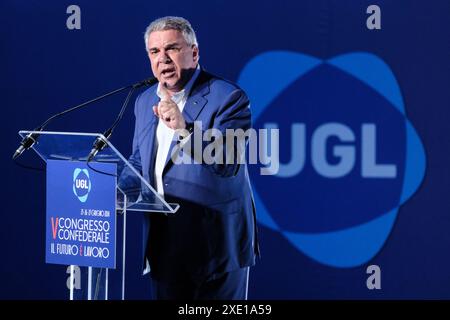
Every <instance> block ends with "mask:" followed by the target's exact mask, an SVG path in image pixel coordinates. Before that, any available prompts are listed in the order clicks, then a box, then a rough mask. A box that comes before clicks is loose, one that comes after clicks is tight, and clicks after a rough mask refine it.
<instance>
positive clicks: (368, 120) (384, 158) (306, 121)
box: [238, 51, 426, 268]
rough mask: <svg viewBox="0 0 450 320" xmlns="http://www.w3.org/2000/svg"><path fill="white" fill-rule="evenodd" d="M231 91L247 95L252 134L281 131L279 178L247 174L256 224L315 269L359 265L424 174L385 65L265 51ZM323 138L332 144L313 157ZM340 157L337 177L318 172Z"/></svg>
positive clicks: (370, 58)
mask: <svg viewBox="0 0 450 320" xmlns="http://www.w3.org/2000/svg"><path fill="white" fill-rule="evenodd" d="M238 83H239V85H240V86H241V87H242V88H243V89H244V90H245V91H246V92H247V94H248V95H249V98H250V101H251V109H252V115H253V120H254V127H255V128H256V129H261V128H265V127H274V126H275V127H278V128H279V130H280V142H279V150H280V163H281V164H280V171H279V172H278V174H277V175H274V176H261V175H260V174H259V167H258V166H250V167H249V168H250V169H249V171H250V174H251V176H252V182H253V185H254V196H255V201H256V206H257V210H258V222H259V223H260V224H261V225H263V226H265V227H267V228H270V229H272V230H275V231H278V232H279V233H280V234H282V235H283V236H284V237H285V238H286V239H287V240H288V241H289V242H290V243H291V244H292V245H293V246H294V247H295V248H296V249H298V250H299V251H301V252H302V253H304V254H305V255H307V256H309V257H310V258H312V259H314V260H315V261H317V262H319V263H321V264H324V265H328V266H332V267H340V268H348V267H354V266H358V265H361V264H364V263H366V262H368V261H369V260H370V259H372V258H373V257H374V256H375V255H376V254H377V253H378V252H379V251H380V249H381V248H382V246H383V244H384V243H385V241H386V239H387V237H388V235H389V233H390V232H391V230H392V227H393V224H394V222H395V219H396V217H397V214H398V210H399V207H400V206H401V205H402V204H403V203H405V202H406V201H407V200H408V199H409V198H410V197H411V196H412V195H413V194H414V192H415V191H416V190H417V189H418V187H419V186H420V184H421V182H422V180H423V177H424V174H425V168H426V159H425V151H424V147H423V145H422V143H421V141H420V138H419V136H418V134H417V132H416V130H415V129H414V127H413V126H412V124H411V122H410V121H409V120H408V118H407V116H406V113H405V108H404V104H403V99H402V95H401V92H400V88H399V86H398V83H397V80H396V79H395V77H394V75H393V73H392V71H391V69H390V68H389V66H388V65H387V64H386V63H385V62H384V61H383V60H382V59H381V58H379V57H377V56H376V55H374V54H371V53H366V52H353V53H347V54H343V55H340V56H336V57H334V58H331V59H328V60H321V59H317V58H315V57H311V56H308V55H305V54H301V53H296V52H288V51H270V52H266V53H263V54H260V55H258V56H256V57H254V58H253V59H252V60H250V61H249V62H248V63H247V65H246V66H245V67H244V68H243V70H242V72H241V74H240V76H239V80H238ZM325 130H334V132H337V133H340V135H338V134H336V135H334V136H333V135H330V136H329V138H328V139H326V143H324V144H323V150H322V151H320V150H319V151H318V149H317V141H318V137H319V136H320V134H321V133H323V132H324V131H325ZM320 152H322V153H320ZM318 154H321V155H322V158H323V159H322V158H320V157H319V156H318ZM343 156H346V158H347V164H348V166H347V167H346V168H344V169H343V171H342V174H339V175H335V176H333V175H332V174H327V173H326V171H325V170H322V169H321V167H320V165H318V164H317V163H319V161H318V160H317V159H322V160H321V161H322V162H325V163H327V165H329V166H330V167H333V166H337V165H338V164H339V161H342V159H343ZM318 157H319V158H318ZM383 170H384V171H383Z"/></svg>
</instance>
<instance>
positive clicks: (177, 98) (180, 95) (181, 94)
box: [156, 64, 200, 104]
mask: <svg viewBox="0 0 450 320" xmlns="http://www.w3.org/2000/svg"><path fill="white" fill-rule="evenodd" d="M199 73H200V65H199V64H198V65H197V68H196V69H195V71H194V74H193V75H192V77H191V79H189V81H188V83H186V85H185V86H184V88H183V90H181V91H178V92H175V93H174V94H173V95H172V98H171V99H172V101H173V102H175V103H176V104H179V103H180V102H181V101H183V99H186V98H187V97H188V96H189V93H190V92H191V89H192V86H193V85H194V82H195V80H196V79H197V77H198V75H199ZM160 86H161V84H160V83H158V88H157V89H156V94H157V95H158V97H159V98H160V99H162V98H163V96H162V93H161V88H160Z"/></svg>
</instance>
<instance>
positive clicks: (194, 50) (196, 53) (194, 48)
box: [192, 44, 200, 62]
mask: <svg viewBox="0 0 450 320" xmlns="http://www.w3.org/2000/svg"><path fill="white" fill-rule="evenodd" d="M192 58H193V60H194V62H198V59H199V58H200V56H199V50H198V47H197V46H196V45H195V44H193V45H192Z"/></svg>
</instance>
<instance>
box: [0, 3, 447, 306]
mask: <svg viewBox="0 0 450 320" xmlns="http://www.w3.org/2000/svg"><path fill="white" fill-rule="evenodd" d="M71 4H77V5H78V6H80V8H81V30H68V29H67V27H66V19H67V17H68V16H69V15H68V14H66V8H67V7H68V6H69V5H71ZM372 4H376V5H378V6H379V7H380V8H381V27H382V28H381V30H368V29H367V27H366V19H367V18H368V17H369V14H367V13H366V9H367V7H368V6H369V5H372ZM165 15H180V16H183V17H185V18H187V19H188V20H190V21H191V23H192V25H193V26H194V28H195V30H196V32H197V37H198V41H199V44H200V56H201V59H200V63H201V65H202V66H203V67H205V68H206V69H207V70H209V71H211V72H213V73H216V74H219V75H221V76H223V77H225V78H228V79H230V80H233V81H236V82H238V81H239V83H240V84H241V85H242V87H243V88H244V89H246V90H247V92H248V93H249V95H250V99H251V101H252V108H253V109H254V110H255V115H256V114H257V115H258V116H257V117H255V118H254V122H255V127H256V128H262V127H264V125H265V124H267V123H276V124H277V125H278V127H279V128H280V141H281V142H280V156H281V161H282V163H287V162H289V159H290V158H291V156H292V152H291V149H290V148H291V140H292V139H294V137H292V136H291V133H290V128H291V125H292V123H299V124H304V125H305V128H306V141H307V146H306V148H305V151H304V152H305V154H306V156H305V157H306V162H305V168H304V170H302V171H301V172H299V173H298V174H296V175H295V176H293V177H290V178H282V177H279V176H261V175H260V174H259V167H258V166H254V167H252V168H251V170H250V171H251V175H252V180H253V185H254V189H255V190H256V193H257V194H258V197H259V200H258V210H259V212H261V215H260V218H259V219H260V224H259V228H260V234H261V248H262V259H261V260H260V261H258V264H257V266H256V267H255V268H253V269H252V271H251V279H250V280H251V282H250V291H249V297H250V298H252V299H318V298H323V299H334V298H344V299H345V298H353V299H360V298H364V299H398V298H402V299H403V298H449V297H450V294H449V292H450V291H449V290H448V287H449V286H450V271H449V270H450V259H449V257H448V254H447V253H448V248H449V246H450V232H448V230H450V215H449V212H450V202H449V201H448V197H447V193H448V191H449V190H450V171H449V169H448V167H449V166H448V165H449V163H450V152H449V150H450V148H449V147H450V138H449V135H448V121H449V119H450V109H449V101H450V90H448V88H449V85H450V60H449V56H450V42H449V39H450V28H449V26H448V21H449V18H450V2H449V1H446V0H435V1H432V2H430V1H424V0H409V1H408V0H402V1H363V0H354V1H337V0H336V1H332V0H301V1H276V2H274V1H266V0H260V1H237V0H227V1H214V0H213V1H208V2H204V1H198V2H192V1H177V0H176V1H169V2H158V1H84V0H82V1H81V0H80V1H76V3H73V2H71V1H63V0H61V1H57V2H52V1H47V2H42V1H31V0H30V1H16V0H3V1H2V2H1V3H0V16H1V17H0V24H1V28H0V35H1V48H0V71H1V73H0V74H1V80H0V81H1V82H0V92H1V97H2V98H3V99H2V103H1V107H2V111H3V116H2V120H3V121H2V122H3V123H2V126H1V136H2V137H3V139H2V142H3V144H2V150H3V152H2V157H1V165H2V168H3V175H4V178H3V179H2V180H3V181H4V182H5V184H4V185H3V187H2V193H3V195H4V196H3V201H4V203H3V205H2V210H1V212H2V215H3V218H2V224H1V232H0V243H1V247H2V250H1V263H0V265H1V267H0V283H1V286H0V288H1V289H0V298H2V299H66V298H67V296H68V291H67V289H66V286H65V281H66V277H67V274H66V273H65V267H64V266H56V265H47V264H45V258H44V239H45V233H44V230H45V228H44V225H45V221H44V219H45V192H46V190H45V174H44V173H43V172H34V171H29V170H24V169H22V168H20V167H17V166H15V165H14V163H13V162H12V161H11V160H10V157H11V155H12V153H13V151H14V150H15V148H16V147H17V145H18V142H19V137H18V135H17V132H18V130H19V129H32V128H34V127H36V126H37V125H39V124H40V123H41V122H43V121H44V120H45V119H46V118H47V117H48V116H50V115H51V114H53V113H56V112H58V111H60V110H62V109H64V108H66V107H69V106H73V105H75V104H78V103H80V102H83V101H85V100H87V99H90V98H92V97H95V96H97V95H99V94H101V93H104V92H106V91H109V90H112V89H114V88H116V87H120V86H123V85H126V84H130V83H133V82H136V81H138V80H141V79H143V78H146V77H148V76H150V74H151V73H150V69H149V63H148V60H147V57H146V52H145V50H144V42H143V32H144V30H145V27H146V26H147V25H148V23H149V22H150V21H152V20H153V19H155V18H157V17H160V16H165ZM275 51H277V52H275ZM255 57H257V59H254V58H255ZM258 59H260V60H258ZM302 68H303V69H302ZM302 70H303V71H302ZM352 72H353V73H352ZM268 92H269V93H270V94H272V96H270V97H268V96H264V94H267V95H268V94H269V93H268ZM123 98H124V96H117V97H114V98H109V99H107V100H105V101H103V102H102V103H99V104H97V105H95V106H92V107H90V108H89V109H86V110H84V111H80V112H77V113H74V114H72V115H70V116H68V117H66V118H63V119H60V120H58V121H55V122H54V123H52V124H51V125H50V127H49V128H48V129H51V130H67V131H85V132H99V131H103V130H104V129H105V128H107V127H108V125H109V124H110V123H111V122H112V121H113V119H114V117H115V115H116V114H117V112H118V110H119V108H120V106H121V102H122V99H123ZM264 99H265V100H264ZM260 101H265V102H266V104H265V105H264V106H263V105H262V104H258V103H259V102H260ZM133 121H134V119H133V115H132V108H130V109H129V110H128V112H127V113H126V115H125V118H124V120H123V121H122V122H121V124H120V126H119V128H118V129H117V131H116V133H115V135H114V137H113V143H114V144H116V145H117V146H118V147H119V150H121V151H122V153H123V154H125V155H128V154H129V152H130V150H131V145H130V142H131V139H132V131H133ZM324 123H340V124H344V125H345V126H346V127H347V128H349V129H350V130H351V131H352V132H353V133H354V140H355V141H354V142H348V143H342V142H340V141H339V140H338V139H337V138H335V137H334V138H330V139H329V141H328V144H327V147H326V148H327V154H328V156H327V157H328V158H327V159H328V161H329V163H331V164H333V163H334V164H336V163H338V162H339V159H338V157H336V155H334V156H333V150H335V149H334V147H335V146H337V145H341V144H342V145H346V146H352V147H354V150H355V154H356V157H355V165H354V169H353V170H352V171H351V172H350V173H349V174H348V175H346V176H345V177H341V178H333V179H330V178H325V177H323V176H320V175H318V174H317V172H316V171H315V170H313V169H314V168H313V166H312V165H311V155H312V151H311V146H310V142H311V139H312V134H313V132H314V130H315V129H316V128H317V127H319V126H320V125H322V124H324ZM363 123H372V124H375V125H376V129H377V131H376V135H377V143H376V150H377V161H378V163H387V164H394V165H396V168H397V174H396V176H395V178H388V179H386V178H380V177H375V178H365V177H361V174H360V167H361V165H362V160H361V153H362V149H361V148H362V141H363V137H362V133H361V125H362V124H363ZM408 128H409V129H408ZM366 140H367V139H366ZM296 146H298V145H296ZM422 148H423V149H422ZM21 162H23V163H38V162H37V158H36V156H35V155H33V153H32V152H28V153H26V154H24V156H23V157H22V158H21ZM40 165H41V167H43V164H40ZM405 181H406V182H405ZM129 228H130V229H131V230H135V232H130V236H129V246H130V247H129V257H130V263H129V271H130V272H129V286H128V290H127V293H128V297H129V298H135V299H143V298H148V297H149V294H148V291H149V281H148V279H146V280H143V279H142V278H140V277H139V275H138V273H139V272H138V269H139V267H138V262H137V253H138V252H139V250H140V247H139V246H140V243H141V242H140V238H139V235H140V225H139V219H138V217H137V216H131V217H130V219H129ZM134 257H136V258H134ZM369 265H377V266H379V267H380V270H381V289H379V290H377V289H374V290H369V289H368V288H367V286H366V280H367V278H368V277H369V274H367V273H366V269H367V267H368V266H369ZM133 270H135V272H132V271H133Z"/></svg>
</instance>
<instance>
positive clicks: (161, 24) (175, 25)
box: [144, 16, 198, 50]
mask: <svg viewBox="0 0 450 320" xmlns="http://www.w3.org/2000/svg"><path fill="white" fill-rule="evenodd" d="M164 30H177V31H179V32H181V34H182V35H183V37H184V39H185V40H186V42H187V43H188V45H193V44H194V45H195V46H197V47H198V42H197V37H196V36H195V32H194V29H192V26H191V24H190V23H189V21H187V20H186V19H185V18H182V17H173V16H167V17H162V18H158V19H156V20H154V21H153V22H152V23H150V24H149V26H148V27H147V29H146V30H145V35H144V40H145V49H146V50H148V37H149V36H150V33H152V32H154V31H164Z"/></svg>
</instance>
